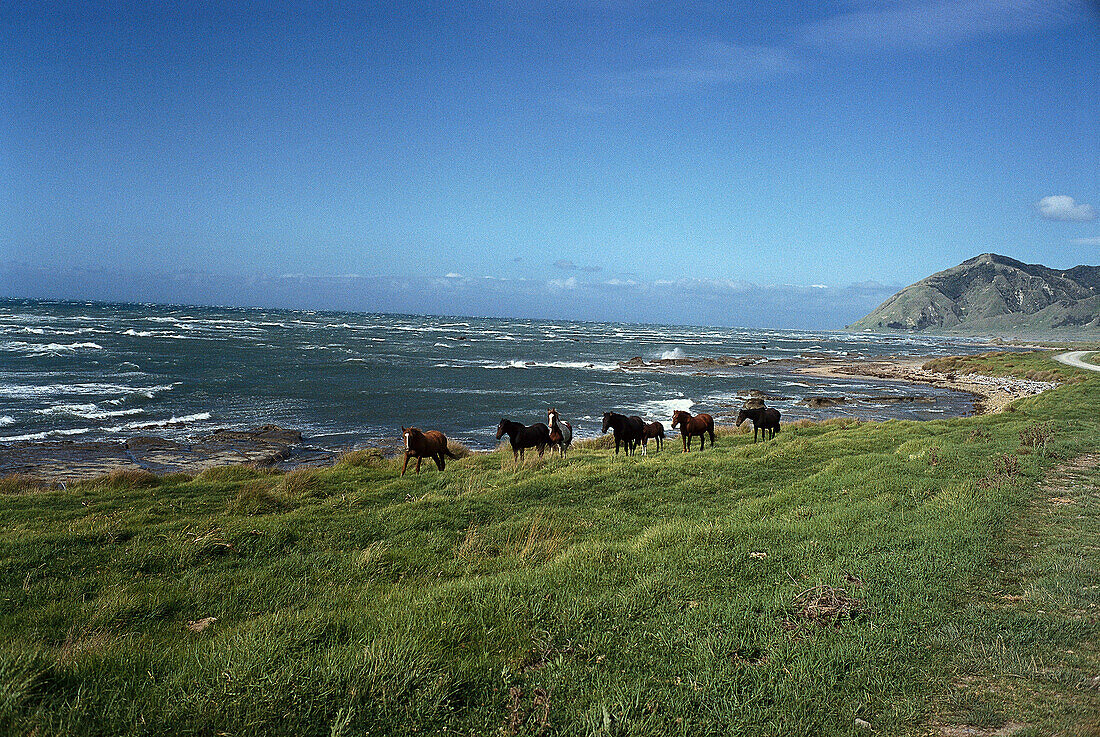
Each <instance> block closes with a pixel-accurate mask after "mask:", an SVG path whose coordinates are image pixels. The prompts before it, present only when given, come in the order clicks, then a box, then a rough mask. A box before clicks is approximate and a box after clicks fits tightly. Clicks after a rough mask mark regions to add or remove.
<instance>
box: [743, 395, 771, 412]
mask: <svg viewBox="0 0 1100 737" xmlns="http://www.w3.org/2000/svg"><path fill="white" fill-rule="evenodd" d="M764 406H765V405H764V400H763V399H761V398H760V397H753V398H752V399H746V400H745V404H744V405H743V407H742V409H764Z"/></svg>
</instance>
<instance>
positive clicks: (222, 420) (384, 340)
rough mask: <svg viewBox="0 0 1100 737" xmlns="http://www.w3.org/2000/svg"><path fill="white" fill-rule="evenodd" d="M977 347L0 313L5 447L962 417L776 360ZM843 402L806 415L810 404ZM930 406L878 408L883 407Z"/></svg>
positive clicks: (180, 310)
mask: <svg viewBox="0 0 1100 737" xmlns="http://www.w3.org/2000/svg"><path fill="white" fill-rule="evenodd" d="M981 350H987V345H986V344H984V343H981V342H978V341H965V340H953V339H944V338H925V337H906V336H882V335H873V336H872V335H861V334H848V333H843V332H808V331H789V330H758V329H740V328H708V327H685V326H670V325H642V324H617V323H588V322H565V321H541V320H511V319H480V318H459V317H434V316H419V315H370V314H358V313H333V312H310V311H293V310H261V309H233V308H209V307H166V306H158V305H117V304H98V303H72V302H40V301H23V300H7V301H0V443H4V442H15V441H25V440H46V439H50V440H61V439H71V440H119V439H124V438H127V437H131V436H134V435H159V436H164V437H182V436H190V435H194V434H196V433H201V432H203V431H209V430H213V429H215V428H221V427H229V428H233V427H252V426H255V425H259V424H265V423H275V424H278V425H282V426H284V427H290V428H296V429H299V430H301V431H302V432H303V433H304V434H305V435H306V436H307V437H308V438H309V439H310V440H311V441H312V442H313V443H315V444H318V445H321V446H325V447H333V448H338V447H349V446H354V445H360V444H367V443H370V442H372V441H379V440H384V439H388V438H394V437H396V436H398V435H399V433H400V428H401V427H402V426H410V425H415V426H418V427H421V428H424V429H429V428H432V429H440V430H443V431H444V432H445V433H446V434H447V435H448V436H449V437H453V438H455V439H458V440H461V441H463V442H465V443H467V444H469V445H471V446H472V447H476V448H488V447H492V446H495V444H496V440H495V438H494V430H495V428H496V425H497V422H498V421H499V419H500V418H501V417H502V416H505V417H509V418H510V419H514V420H517V421H521V422H524V423H526V424H530V423H533V422H536V421H545V419H546V408H547V407H549V406H555V407H557V408H558V409H559V410H560V412H561V415H562V417H563V418H565V419H568V420H570V421H571V422H572V424H573V425H574V432H575V434H576V435H577V436H578V437H589V436H594V435H598V434H599V431H600V418H601V416H602V414H603V413H604V412H605V411H606V410H615V411H619V412H624V413H629V414H640V415H642V416H643V417H646V418H647V419H658V420H661V421H662V422H664V423H665V424H666V427H667V425H668V424H669V419H670V417H671V414H672V411H673V410H674V409H686V410H689V411H691V412H693V413H698V412H704V411H705V412H710V413H711V414H714V415H715V417H716V418H717V419H718V420H719V422H722V421H723V420H724V419H725V418H726V417H728V416H729V415H730V414H735V413H736V408H737V407H738V406H740V404H741V401H742V400H741V399H740V397H743V396H745V395H746V394H747V392H748V391H749V390H751V389H756V390H759V391H763V392H764V393H766V394H768V395H771V396H774V397H777V399H773V400H769V402H768V403H769V405H771V406H775V407H777V408H779V409H780V410H781V411H782V412H783V415H784V418H785V419H788V420H790V419H796V418H800V417H810V418H821V417H831V416H841V415H849V416H857V417H861V418H865V419H889V418H906V419H933V418H942V417H949V416H953V415H964V414H967V413H969V412H970V411H971V409H972V400H971V398H970V397H968V396H967V395H964V394H959V393H956V392H950V391H946V390H940V389H934V388H932V387H925V386H915V385H907V384H899V383H897V382H888V381H878V380H873V379H869V380H864V379H856V378H853V379H845V380H835V379H818V378H812V377H807V376H802V375H798V374H795V373H793V372H792V369H791V366H790V365H788V364H784V363H774V362H775V361H776V360H777V359H789V358H797V357H800V356H806V355H813V354H824V355H831V356H844V355H852V356H863V357H866V356H877V355H898V356H906V355H912V356H930V355H948V354H957V353H968V352H977V351H981ZM744 355H753V356H760V357H761V360H760V362H759V363H757V364H755V365H753V366H746V367H739V368H729V369H723V370H721V371H720V372H718V373H717V374H715V375H705V376H699V375H695V374H696V370H694V369H691V368H688V369H684V370H679V371H677V372H674V373H668V372H655V371H643V372H635V371H630V372H624V371H622V370H621V369H620V368H619V362H620V361H626V360H628V359H630V358H631V357H633V356H640V357H642V358H644V359H647V360H650V359H656V358H661V357H690V358H705V357H718V356H744ZM823 395H824V396H838V395H839V396H844V397H847V398H848V400H849V401H848V402H847V403H846V404H844V405H840V406H836V407H830V408H826V409H810V408H808V407H805V406H801V405H800V404H799V401H800V400H803V399H804V398H805V397H809V396H823ZM899 395H907V396H920V397H925V398H928V399H931V400H933V401H924V402H915V403H906V404H888V403H884V402H881V401H875V398H881V397H883V396H899Z"/></svg>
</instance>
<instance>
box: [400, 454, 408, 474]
mask: <svg viewBox="0 0 1100 737" xmlns="http://www.w3.org/2000/svg"><path fill="white" fill-rule="evenodd" d="M408 467H409V454H408V453H406V454H405V465H404V466H403V467H402V468H401V475H402V476H404V475H405V469H407V468H408Z"/></svg>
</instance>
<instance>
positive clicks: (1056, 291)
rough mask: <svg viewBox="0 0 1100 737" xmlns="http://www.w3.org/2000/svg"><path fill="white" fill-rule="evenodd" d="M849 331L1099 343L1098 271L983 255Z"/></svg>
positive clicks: (903, 294)
mask: <svg viewBox="0 0 1100 737" xmlns="http://www.w3.org/2000/svg"><path fill="white" fill-rule="evenodd" d="M848 329H850V330H867V331H871V332H892V331H918V332H931V333H945V334H955V335H1000V336H1004V337H1012V336H1037V335H1043V336H1052V335H1056V336H1064V337H1084V336H1088V337H1095V336H1100V266H1075V267H1073V268H1072V269H1067V270H1064V271H1063V270H1058V269H1051V268H1048V267H1046V266H1040V265H1038V264H1025V263H1022V262H1020V261H1016V260H1015V259H1011V258H1008V257H1007V256H999V255H997V254H995V253H983V254H982V255H981V256H977V257H975V258H972V259H970V260H969V261H964V262H963V263H961V264H959V265H958V266H955V267H953V268H950V269H946V270H944V271H940V272H938V273H936V274H933V275H932V276H929V277H927V278H925V279H921V280H920V281H919V282H917V283H915V284H910V285H909V286H907V287H906V288H905V289H902V290H901V291H900V292H898V293H897V294H895V295H894V296H892V297H890V298H889V299H888V300H886V301H885V302H883V303H882V304H881V305H879V307H878V308H877V309H875V310H874V311H873V312H872V313H871V314H869V315H867V317H864V318H863V319H862V320H858V321H857V322H854V323H852V324H851V325H849V326H848Z"/></svg>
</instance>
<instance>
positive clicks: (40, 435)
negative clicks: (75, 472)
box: [0, 427, 91, 443]
mask: <svg viewBox="0 0 1100 737" xmlns="http://www.w3.org/2000/svg"><path fill="white" fill-rule="evenodd" d="M90 430H91V428H89V427H74V428H71V429H66V430H46V431H45V432H34V433H30V434H28V435H8V436H6V437H0V443H6V442H15V441H18V440H45V439H46V438H50V437H53V436H55V435H83V434H84V433H86V432H89V431H90Z"/></svg>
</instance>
